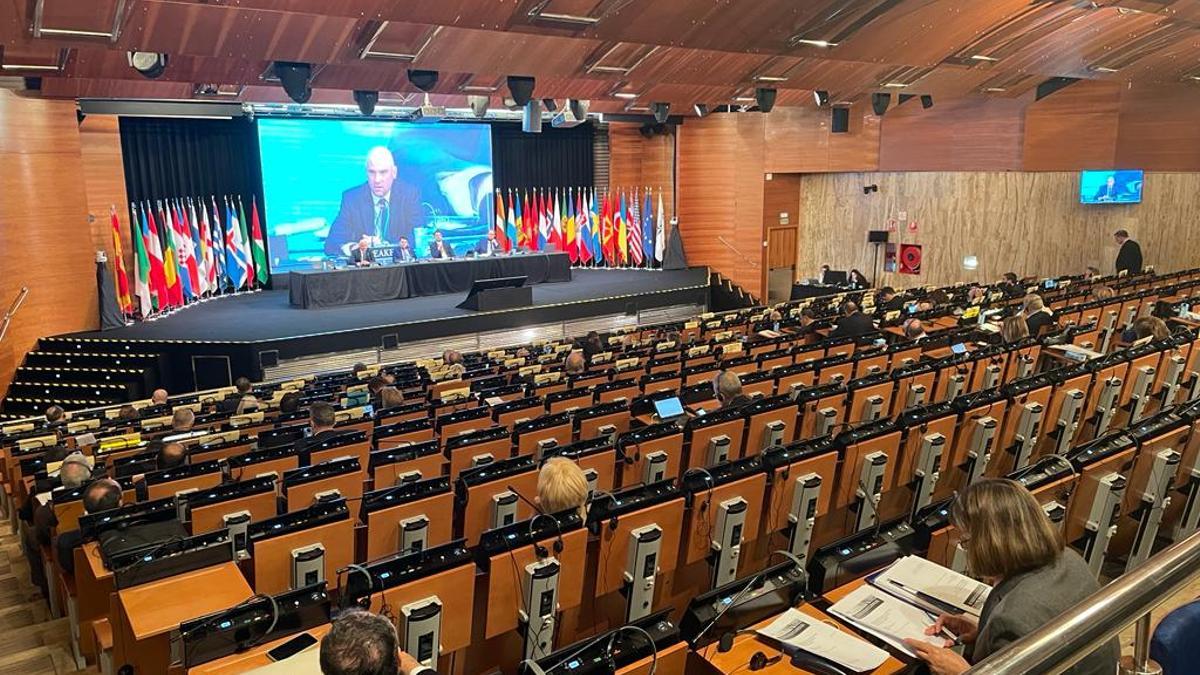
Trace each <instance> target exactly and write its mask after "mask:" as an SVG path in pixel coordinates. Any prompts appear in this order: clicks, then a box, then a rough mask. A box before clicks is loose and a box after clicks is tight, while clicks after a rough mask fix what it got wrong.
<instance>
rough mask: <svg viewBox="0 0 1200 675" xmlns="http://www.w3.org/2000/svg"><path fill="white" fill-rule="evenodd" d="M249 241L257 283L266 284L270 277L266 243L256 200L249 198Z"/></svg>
mask: <svg viewBox="0 0 1200 675" xmlns="http://www.w3.org/2000/svg"><path fill="white" fill-rule="evenodd" d="M250 238H251V239H250V243H251V248H252V250H253V252H254V271H255V273H256V274H257V275H258V285H259V286H266V285H267V280H268V279H270V278H271V271H270V269H268V267H267V245H266V243H264V242H263V232H262V224H261V223H259V222H258V200H257V199H256V198H255V197H251V198H250Z"/></svg>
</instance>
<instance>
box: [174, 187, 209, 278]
mask: <svg viewBox="0 0 1200 675" xmlns="http://www.w3.org/2000/svg"><path fill="white" fill-rule="evenodd" d="M175 208H176V211H177V212H178V214H179V219H178V221H177V222H178V225H179V251H180V256H179V261H180V263H182V266H183V269H184V270H185V271H186V272H187V276H186V278H185V281H186V282H187V283H186V284H185V285H184V291H185V292H186V293H187V295H188V297H190V298H192V299H195V298H198V297H200V295H201V294H202V293H203V292H204V291H203V289H201V288H200V266H199V265H198V264H197V263H196V240H195V239H194V238H193V237H192V225H191V223H189V222H188V219H187V216H188V213H187V208H185V207H184V205H183V203H182V202H176V205H175Z"/></svg>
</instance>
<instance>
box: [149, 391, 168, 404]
mask: <svg viewBox="0 0 1200 675" xmlns="http://www.w3.org/2000/svg"><path fill="white" fill-rule="evenodd" d="M150 403H151V405H166V404H167V390H166V389H155V390H154V393H153V394H151V395H150Z"/></svg>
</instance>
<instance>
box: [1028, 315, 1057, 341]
mask: <svg viewBox="0 0 1200 675" xmlns="http://www.w3.org/2000/svg"><path fill="white" fill-rule="evenodd" d="M1053 325H1054V316H1053V315H1052V314H1050V312H1046V311H1043V310H1038V311H1036V312H1034V313H1033V314H1030V315H1029V316H1027V317H1025V327H1026V328H1028V329H1029V334H1030V335H1031V336H1033V337H1037V336H1038V335H1040V334H1041V332H1042V328H1044V327H1046V326H1053Z"/></svg>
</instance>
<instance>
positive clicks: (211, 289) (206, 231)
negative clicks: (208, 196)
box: [192, 200, 217, 293]
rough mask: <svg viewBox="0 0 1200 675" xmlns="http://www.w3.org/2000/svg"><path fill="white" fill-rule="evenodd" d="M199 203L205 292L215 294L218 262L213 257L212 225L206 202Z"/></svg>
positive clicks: (198, 214) (201, 256)
mask: <svg viewBox="0 0 1200 675" xmlns="http://www.w3.org/2000/svg"><path fill="white" fill-rule="evenodd" d="M197 201H199V203H200V210H199V212H198V213H197V221H196V222H197V224H199V226H200V258H201V260H203V261H204V270H203V271H204V292H205V293H215V292H216V291H217V261H216V258H215V257H214V256H213V239H212V225H211V224H209V220H208V209H207V208H205V206H204V201H203V200H197ZM192 208H195V203H193V204H192Z"/></svg>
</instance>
